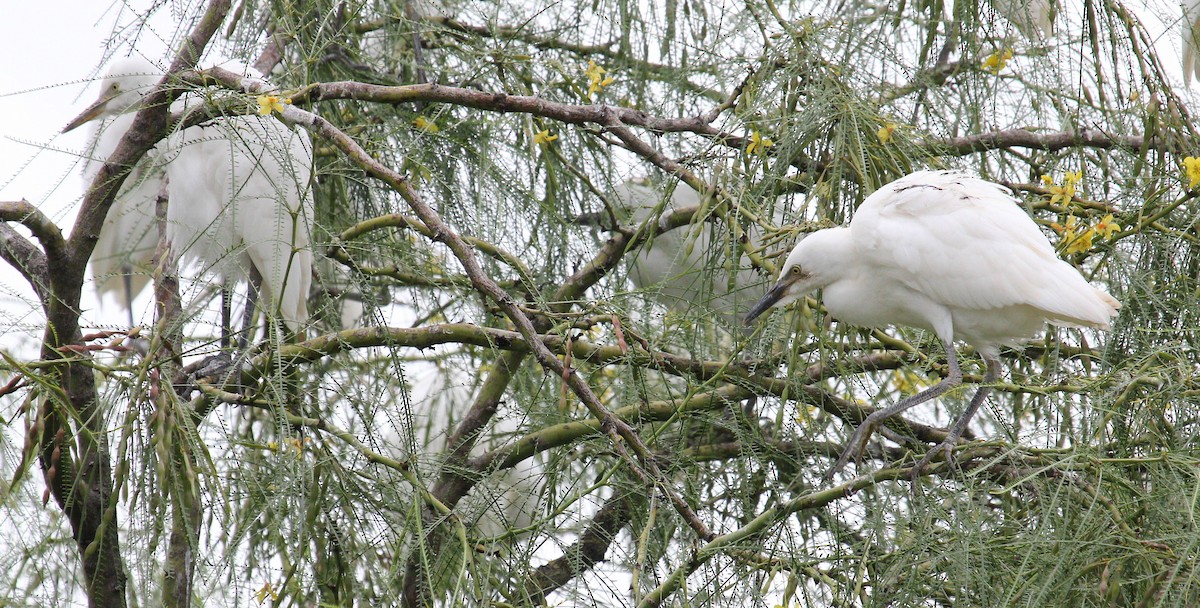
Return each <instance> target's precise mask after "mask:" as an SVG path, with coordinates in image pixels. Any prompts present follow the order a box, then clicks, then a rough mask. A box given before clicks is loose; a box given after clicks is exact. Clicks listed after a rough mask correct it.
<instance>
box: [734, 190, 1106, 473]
mask: <svg viewBox="0 0 1200 608" xmlns="http://www.w3.org/2000/svg"><path fill="white" fill-rule="evenodd" d="M817 289H822V290H823V296H822V299H823V301H824V304H825V308H826V310H828V311H829V314H830V315H831V316H833V317H834V318H835V319H838V320H840V321H842V322H845V323H850V324H853V325H860V326H864V327H883V326H888V325H907V326H910V327H916V328H921V329H926V330H930V331H932V332H934V334H936V335H937V337H938V339H939V340H941V342H942V346H943V348H945V351H946V359H947V363H948V368H949V373H948V374H947V376H946V377H945V378H944V379H943V380H942V381H941V382H939V383H937V384H935V385H934V386H931V387H929V388H927V389H925V390H923V391H921V392H919V393H917V394H916V395H912V396H910V397H907V398H905V399H902V400H901V401H899V402H897V403H895V404H894V405H892V406H890V407H886V408H883V409H878V410H875V411H874V412H872V413H871V414H870V415H869V416H867V417H866V419H865V420H863V422H862V424H861V425H859V427H858V429H856V430H855V432H854V434H853V435H852V436H851V437H850V440H849V441H848V442H847V443H846V447H845V449H844V450H843V452H842V454H841V457H840V458H838V460H837V462H836V463H835V464H834V465H833V467H832V468H831V469H830V470H829V472H828V473H827V474H826V478H827V479H828V478H829V477H832V475H833V474H835V473H837V472H838V471H840V470H841V469H842V468H843V467H844V466H845V465H846V463H847V462H848V461H849V460H851V459H855V458H856V457H857V455H858V454H859V453H860V451H861V450H862V449H863V447H864V446H865V444H866V442H867V440H868V439H869V438H870V436H871V433H872V432H873V431H874V429H875V427H876V426H878V425H879V424H880V423H882V422H883V421H884V420H886V419H888V418H890V417H892V416H895V415H896V414H899V413H900V412H903V411H905V410H907V409H909V408H911V407H913V406H916V405H918V404H920V403H924V402H926V401H929V400H930V399H933V398H935V397H937V396H939V395H941V394H942V393H945V392H946V391H947V390H949V389H951V388H953V387H954V386H956V385H958V384H960V383H961V382H962V372H961V370H960V369H959V365H958V358H957V356H956V353H955V350H954V341H955V340H962V341H963V342H966V343H968V344H971V345H972V346H974V347H975V349H976V350H977V351H978V352H979V354H980V356H982V357H983V360H984V361H985V362H986V363H987V372H986V373H985V374H984V378H983V385H982V386H980V387H979V389H978V391H977V392H976V393H975V396H974V397H973V398H972V399H971V402H970V404H969V405H968V406H967V408H966V410H965V411H963V413H962V415H960V416H959V417H958V419H957V420H956V421H955V422H954V424H953V426H951V428H950V429H949V433H948V434H947V436H946V439H945V441H944V442H943V443H942V444H940V445H939V446H936V447H934V449H932V450H930V451H929V452H928V453H927V454H926V456H925V458H924V459H923V460H922V461H921V462H920V463H918V465H917V468H916V469H915V470H916V471H919V470H920V469H922V468H923V467H924V466H925V465H927V464H928V463H929V461H930V460H931V458H932V457H933V455H934V454H935V453H936V452H937V451H938V449H939V448H942V449H944V450H945V453H946V458H947V460H949V458H950V457H951V456H952V449H953V446H954V445H955V444H957V442H958V439H959V437H961V435H962V433H963V431H964V430H966V427H967V424H968V423H969V422H970V420H971V418H972V416H974V415H975V412H976V411H977V410H978V409H979V407H980V405H982V404H983V401H984V399H986V397H987V395H988V392H989V390H990V388H989V386H988V385H989V384H991V383H993V382H995V380H996V379H997V378H999V376H1000V352H999V349H1000V346H1002V345H1016V344H1019V343H1021V342H1022V341H1024V340H1026V339H1028V338H1031V337H1032V336H1033V335H1035V334H1036V333H1037V332H1038V331H1040V330H1041V329H1043V328H1044V327H1045V325H1046V323H1051V324H1054V325H1060V326H1065V327H1090V328H1097V329H1108V328H1109V324H1110V319H1111V318H1112V317H1113V316H1114V315H1116V314H1117V309H1118V308H1120V307H1121V304H1120V302H1118V301H1117V300H1116V299H1115V298H1113V297H1112V296H1111V295H1109V294H1108V293H1107V292H1106V291H1104V290H1103V289H1101V288H1098V287H1095V286H1093V285H1091V284H1090V283H1088V282H1087V280H1086V279H1084V278H1083V276H1082V275H1081V274H1080V273H1079V271H1078V270H1076V269H1075V267H1073V266H1071V265H1070V264H1068V263H1066V262H1064V261H1062V260H1060V259H1059V258H1058V257H1057V256H1055V254H1054V248H1053V247H1052V246H1051V244H1050V242H1049V241H1048V240H1047V239H1046V236H1045V235H1044V234H1042V232H1041V230H1040V229H1038V226H1037V224H1035V223H1034V222H1033V220H1032V219H1030V217H1029V216H1028V215H1027V214H1026V213H1025V211H1024V210H1023V209H1022V208H1021V207H1020V205H1019V204H1018V202H1017V201H1016V199H1015V198H1013V196H1012V195H1011V193H1010V192H1009V191H1008V190H1007V189H1005V188H1004V187H1002V186H1000V185H998V184H994V183H992V182H988V181H985V180H982V179H979V178H976V177H971V176H968V175H965V174H962V173H958V172H953V171H920V172H917V173H913V174H911V175H908V176H906V177H902V178H900V179H898V180H896V181H894V182H892V183H890V184H887V185H885V186H883V187H882V188H880V189H879V190H877V191H876V192H875V193H874V194H872V195H871V196H869V197H867V199H866V200H865V201H863V204H862V205H861V206H860V207H859V208H858V210H857V211H856V212H855V214H854V218H853V220H852V221H851V222H850V225H849V226H842V227H837V228H829V229H825V230H820V231H817V232H814V233H812V234H810V235H808V237H807V238H804V239H802V240H801V241H800V243H799V244H798V245H796V247H795V249H793V250H792V252H791V254H790V255H788V257H787V261H786V262H785V263H784V265H783V269H782V271H781V273H780V276H779V280H778V281H777V282H776V283H775V286H774V287H772V288H771V290H770V292H768V293H767V295H766V296H765V297H763V299H762V300H761V301H759V302H758V304H757V305H755V306H754V308H753V309H751V310H750V312H749V313H748V314H747V315H746V320H745V322H746V323H747V324H750V323H751V322H753V321H754V319H756V318H757V317H759V316H760V315H762V314H763V313H765V312H766V311H768V310H770V309H771V308H773V307H777V306H783V305H785V304H788V303H790V302H793V301H795V300H797V299H799V298H802V297H804V295H805V294H807V293H808V292H811V291H814V290H817Z"/></svg>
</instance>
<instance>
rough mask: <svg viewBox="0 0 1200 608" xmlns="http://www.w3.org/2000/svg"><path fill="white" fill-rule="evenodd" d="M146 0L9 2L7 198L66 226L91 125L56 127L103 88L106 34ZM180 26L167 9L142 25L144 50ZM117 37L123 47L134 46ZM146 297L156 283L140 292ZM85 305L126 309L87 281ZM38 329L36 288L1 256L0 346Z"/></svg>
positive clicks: (5, 34)
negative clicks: (100, 296)
mask: <svg viewBox="0 0 1200 608" xmlns="http://www.w3.org/2000/svg"><path fill="white" fill-rule="evenodd" d="M146 4H148V3H147V2H142V1H140V0H131V1H129V2H126V3H124V4H122V3H114V4H107V3H104V2H89V1H87V0H63V1H61V2H14V3H9V5H8V6H6V7H5V18H4V19H0V40H4V41H5V45H6V46H7V48H8V52H6V53H5V56H6V58H5V60H4V61H0V201H12V200H20V199H25V200H27V201H29V202H30V203H32V204H33V205H34V206H36V207H38V208H39V209H40V210H41V211H42V212H44V213H46V214H47V215H49V216H50V217H51V218H52V219H54V220H55V222H56V223H58V225H59V226H60V227H62V228H63V230H64V232H68V231H69V230H70V226H71V224H72V222H73V219H74V215H75V212H76V210H77V209H78V206H79V202H80V200H82V196H83V180H82V178H81V177H80V175H79V169H80V167H79V166H78V165H77V164H76V161H77V159H78V155H79V153H80V151H81V150H83V149H84V147H85V146H86V144H87V141H88V138H89V137H90V135H91V134H90V132H89V129H88V128H87V126H86V125H85V126H84V127H81V128H79V129H76V130H75V131H72V132H70V133H67V134H59V131H60V130H61V129H62V128H63V126H65V125H66V124H67V122H69V121H70V120H71V118H73V117H74V116H76V115H77V114H78V113H79V112H80V111H81V110H82V109H83V108H85V107H86V106H87V105H88V104H90V103H91V102H92V101H93V100H94V99H95V97H96V95H97V94H98V93H99V89H98V88H97V87H96V85H95V79H96V75H97V74H102V73H103V71H104V67H105V64H106V62H105V60H104V59H105V57H106V56H108V55H109V54H110V53H111V52H112V51H111V50H108V48H107V46H106V43H107V41H108V40H110V39H111V38H113V36H114V35H113V31H114V27H115V24H117V23H119V22H123V23H129V22H132V21H134V15H133V13H132V12H130V9H129V8H128V7H129V6H135V7H138V5H146ZM139 9H140V7H139ZM174 30H175V26H174V24H173V23H172V22H171V20H170V12H169V11H162V14H161V15H160V16H159V18H157V19H156V20H155V27H154V28H153V29H148V30H143V31H142V32H141V33H140V36H139V43H138V48H139V50H140V51H142V52H143V53H144V54H146V55H147V56H148V57H151V58H159V57H162V56H164V55H165V54H166V51H167V48H168V46H169V45H168V44H167V42H166V39H167V38H169V37H171V36H173V34H174ZM118 46H120V48H119V51H118V52H122V53H123V52H125V50H126V49H127V48H128V45H123V46H121V45H118ZM22 230H23V229H22ZM148 297H149V290H147V291H146V293H145V294H143V298H148ZM143 304H145V305H148V304H149V300H148V299H146V300H145V301H144V302H142V301H139V303H138V306H139V307H141V308H143V309H145V306H143ZM83 305H84V307H85V308H87V309H90V313H89V314H87V315H86V318H88V319H90V320H91V321H92V322H94V323H106V322H107V323H116V322H119V321H120V319H122V318H123V316H124V315H123V314H122V313H121V311H120V310H119V309H118V307H117V306H115V303H110V304H109V305H108V306H105V307H103V308H101V307H99V306H98V304H97V301H96V296H95V292H93V291H92V290H91V289H85V290H84V302H83ZM31 314H36V315H37V316H30V315H31ZM142 320H143V321H144V322H147V321H149V320H150V319H149V318H148V317H143V318H142ZM125 324H128V323H125ZM40 333H41V317H40V313H39V311H38V310H37V306H36V305H35V304H34V300H33V290H32V289H30V288H29V286H28V285H27V284H26V283H25V280H24V278H22V277H21V276H20V275H19V274H17V272H16V271H15V270H13V269H12V268H10V267H9V266H8V265H7V264H4V263H0V348H3V349H5V350H10V349H13V348H18V349H20V350H21V351H22V352H25V349H26V348H29V347H31V346H32V345H33V344H34V340H36V338H37V337H38V336H40ZM34 352H36V351H34Z"/></svg>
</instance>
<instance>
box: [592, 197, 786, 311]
mask: <svg viewBox="0 0 1200 608" xmlns="http://www.w3.org/2000/svg"><path fill="white" fill-rule="evenodd" d="M614 194H615V198H616V199H617V201H618V202H619V204H620V205H621V206H622V207H623V209H622V210H623V211H625V212H627V213H629V215H630V216H631V219H632V220H633V221H635V222H637V223H639V224H640V223H642V222H645V221H646V220H647V219H649V218H650V217H651V216H652V215H654V213H655V211H656V209H663V208H664V206H665V211H664V213H670V212H672V211H675V210H678V209H686V208H688V207H695V206H697V205H699V204H700V193H699V192H696V191H695V190H694V189H692V187H691V186H688V185H687V184H684V183H679V184H678V185H677V186H676V187H675V191H674V192H673V193H672V194H671V198H670V199H668V200H667V201H665V202H664V201H663V194H662V193H661V192H660V191H658V190H656V189H654V188H651V187H649V186H645V185H642V184H639V183H636V182H626V183H624V184H621V185H620V186H617V188H616V189H615V190H614ZM716 236H717V235H714V234H713V226H711V225H709V224H708V223H707V222H695V223H693V224H691V225H689V226H683V227H680V228H677V229H675V230H671V231H668V232H664V233H662V234H657V235H655V236H654V237H653V240H652V241H650V243H649V244H648V245H647V246H646V247H643V248H642V250H641V251H640V252H638V254H637V257H636V258H634V260H633V263H632V265H631V266H630V272H629V276H630V278H631V279H632V280H633V284H634V285H637V286H638V287H639V288H641V289H647V290H650V292H651V293H652V294H653V296H654V298H655V299H656V300H658V301H659V302H660V303H662V304H663V305H664V306H666V307H667V308H670V309H673V310H680V311H682V310H688V309H690V308H692V307H694V306H696V305H698V304H703V305H705V306H706V307H707V308H709V309H710V310H712V311H713V312H716V313H718V314H720V315H722V316H724V317H726V318H727V319H729V320H733V319H735V318H736V315H737V314H738V312H739V311H741V310H744V309H745V308H746V306H747V305H749V304H750V303H752V302H754V301H755V300H757V299H758V298H759V297H761V296H762V294H763V293H765V292H766V281H764V278H763V277H762V276H760V275H759V274H758V273H757V272H755V271H754V270H753V269H751V268H747V267H742V266H741V265H740V264H738V267H736V268H732V269H731V268H727V267H726V266H725V263H726V261H725V259H724V252H721V251H717V252H714V251H713V250H712V248H713V247H722V246H728V247H732V244H731V243H730V242H728V241H725V242H724V243H722V242H720V239H718V238H716ZM754 236H756V235H752V238H753V237H754ZM714 266H715V268H714Z"/></svg>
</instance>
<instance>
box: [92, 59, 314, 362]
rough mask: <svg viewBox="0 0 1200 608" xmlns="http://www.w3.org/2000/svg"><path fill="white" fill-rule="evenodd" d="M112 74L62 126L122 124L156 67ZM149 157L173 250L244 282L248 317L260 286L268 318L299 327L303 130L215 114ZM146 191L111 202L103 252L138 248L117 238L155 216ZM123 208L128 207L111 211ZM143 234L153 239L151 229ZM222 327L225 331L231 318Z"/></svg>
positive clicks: (305, 200) (305, 222) (304, 241)
mask: <svg viewBox="0 0 1200 608" xmlns="http://www.w3.org/2000/svg"><path fill="white" fill-rule="evenodd" d="M110 73H111V74H114V75H115V77H114V79H113V80H112V81H111V82H110V81H109V79H106V80H105V87H106V88H105V92H102V94H101V98H100V100H99V101H98V102H97V103H96V104H93V106H92V107H91V108H89V109H88V110H85V111H84V113H83V114H81V115H80V116H79V117H78V118H76V119H75V120H74V121H72V122H71V124H70V125H68V129H70V128H74V127H77V126H78V125H80V124H83V123H84V122H87V121H89V120H95V119H101V118H103V119H111V122H114V123H116V122H118V121H120V124H125V125H128V124H129V122H131V121H132V114H131V113H133V112H136V111H137V110H138V109H140V108H141V105H142V103H141V101H142V99H143V98H144V96H145V94H146V93H149V92H150V86H152V85H153V84H154V83H157V82H158V81H159V80H160V79H161V78H162V70H160V69H159V68H157V67H156V66H155V65H154V64H152V63H150V62H149V61H146V60H144V59H137V58H132V59H126V60H121V61H119V62H117V63H116V64H114V66H113V68H112V69H111V70H110ZM187 105H188V104H187V101H186V100H183V101H180V102H176V103H175V104H173V105H172V110H176V111H178V110H180V109H183V108H184V107H186V106H187ZM193 105H194V104H193ZM125 128H126V129H128V126H126V127H125ZM108 130H109V131H113V132H114V134H115V135H114V136H115V137H116V139H115V140H114V141H113V145H114V146H115V143H116V141H119V140H120V137H119V136H116V130H115V129H114V128H113V127H111V126H110V127H109V129H108ZM155 156H156V157H158V159H159V160H160V162H161V163H163V164H164V166H165V174H166V180H167V191H168V204H167V209H168V211H167V223H168V226H167V235H168V239H169V240H170V242H171V250H172V253H173V254H174V255H175V256H176V257H177V259H183V260H186V261H194V262H196V263H198V264H199V265H201V266H202V269H203V271H204V272H209V273H214V274H216V275H217V276H219V277H220V279H221V282H222V284H223V285H224V286H226V287H227V288H228V287H230V286H232V284H233V283H234V282H237V281H240V280H243V279H246V280H248V281H249V283H250V284H251V297H250V298H249V302H248V305H247V313H249V312H250V311H251V309H252V307H253V305H254V300H255V297H254V295H255V294H256V292H257V290H258V287H259V285H260V284H261V292H262V296H263V298H262V299H263V301H264V302H265V303H266V306H265V307H264V309H265V310H267V311H268V313H269V314H268V317H270V318H278V319H281V320H282V321H284V323H285V324H286V325H287V327H288V329H289V330H290V331H291V332H293V333H296V332H298V331H300V329H301V328H302V327H303V325H304V324H305V323H306V322H307V321H308V318H309V315H308V304H307V297H308V292H309V286H310V283H311V281H312V264H313V259H312V250H311V246H310V241H311V236H310V235H311V223H312V220H313V199H312V188H311V181H312V158H313V157H312V144H311V142H310V140H309V138H308V134H307V133H306V132H304V131H303V130H299V129H296V130H293V129H289V128H288V127H287V126H285V125H284V124H283V123H281V122H280V121H278V120H277V119H275V118H274V117H272V116H228V117H219V118H216V119H213V120H211V121H209V122H206V123H204V124H201V125H199V126H193V127H190V128H187V129H184V130H181V131H176V132H175V133H173V134H171V136H170V137H169V138H168V139H167V141H166V142H165V143H161V144H160V145H159V146H158V148H157V152H156V155H155ZM150 181H153V180H142V181H141V182H134V183H135V184H138V183H143V182H146V183H148V182H150ZM126 183H129V182H128V181H127V182H126ZM130 187H132V186H130ZM130 187H127V188H126V191H128V190H129V188H130ZM149 189H150V188H149V186H147V188H146V189H145V190H141V189H138V190H136V191H128V192H126V193H125V194H122V195H119V196H118V199H117V203H115V204H114V207H113V210H112V212H111V213H110V215H109V218H108V219H107V220H106V230H107V229H108V228H114V229H113V230H111V231H109V233H108V234H110V235H111V240H110V241H109V243H110V244H109V245H108V247H110V248H113V249H116V250H119V251H125V250H126V248H128V250H130V251H133V250H136V251H142V250H143V249H144V248H143V246H142V245H141V244H138V245H136V246H132V245H133V244H132V243H131V242H125V241H123V236H124V235H127V234H130V231H129V230H128V229H127V228H126V227H125V226H124V225H123V224H122V223H121V222H122V221H124V220H123V218H127V217H128V218H138V220H139V221H141V219H142V218H153V216H154V212H153V206H152V203H153V199H154V196H155V195H156V194H157V188H153V190H154V192H153V193H150V192H149ZM123 192H125V191H123ZM147 201H149V202H147ZM147 206H148V209H147V208H146V207H147ZM123 208H128V209H129V210H128V211H127V212H125V213H118V212H120V211H121V210H122V209H123ZM136 210H141V212H140V213H138V212H137V211H136ZM147 221H149V222H153V220H152V219H148V220H147ZM129 222H130V223H133V219H130V220H129ZM146 232H149V233H152V234H155V235H156V234H157V233H156V231H155V230H148V231H146ZM139 234H140V233H139ZM105 238H106V237H105V236H102V237H101V241H102V242H104V241H105ZM147 238H148V237H147ZM155 242H156V236H155ZM97 249H98V251H101V249H100V248H99V247H98V248H97ZM150 250H151V251H153V247H150ZM118 259H120V257H118ZM131 259H133V258H132V257H131ZM97 268H103V266H98V267H97ZM143 284H144V282H143ZM227 291H228V290H227ZM276 313H277V314H276ZM227 316H228V315H227V314H226V317H227ZM247 317H249V314H247ZM224 322H225V325H226V327H225V328H224V329H226V330H228V326H229V322H228V319H227V318H226V319H224ZM247 331H249V328H247ZM242 346H243V347H244V346H245V339H243V340H242Z"/></svg>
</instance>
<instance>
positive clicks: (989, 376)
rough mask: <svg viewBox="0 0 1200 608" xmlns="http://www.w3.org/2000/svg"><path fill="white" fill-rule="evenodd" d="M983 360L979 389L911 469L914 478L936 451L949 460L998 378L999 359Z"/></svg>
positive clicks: (931, 459) (987, 358)
mask: <svg viewBox="0 0 1200 608" xmlns="http://www.w3.org/2000/svg"><path fill="white" fill-rule="evenodd" d="M983 360H984V362H985V363H987V372H985V373H984V375H983V385H982V386H980V387H979V390H977V391H975V396H974V397H972V398H971V403H970V404H968V405H967V409H966V410H963V413H962V414H961V415H960V416H959V417H958V420H955V421H954V424H953V425H951V426H950V429H949V431H947V432H946V439H944V440H943V441H942V442H941V443H939V444H938V445H936V446H934V447H933V449H932V450H929V451H928V452H926V453H925V457H924V458H922V459H921V461H920V462H918V463H917V464H916V466H914V467H913V469H912V477H913V479H916V478H917V476H918V475H920V474H921V471H923V470H924V469H925V467H927V466H929V463H930V462H933V457H934V456H935V455H937V453H938V451H944V452H945V454H946V462H950V461H951V459H952V458H953V457H954V446H956V445H958V438H959V437H962V434H963V433H964V432H965V431H966V430H967V424H969V423H970V422H971V419H972V418H974V417H975V412H978V411H979V408H980V406H982V405H983V402H984V401H986V400H987V396H988V394H989V393H991V392H992V387H991V384H992V383H993V382H995V381H996V380H997V379H998V378H1000V360H999V359H996V358H994V357H991V356H988V355H983Z"/></svg>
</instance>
